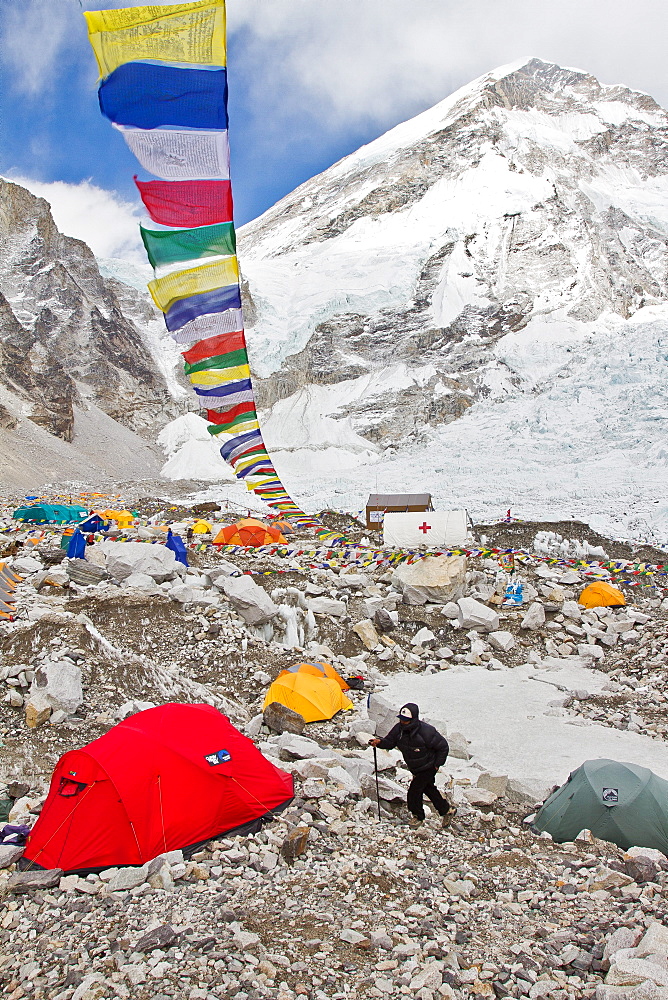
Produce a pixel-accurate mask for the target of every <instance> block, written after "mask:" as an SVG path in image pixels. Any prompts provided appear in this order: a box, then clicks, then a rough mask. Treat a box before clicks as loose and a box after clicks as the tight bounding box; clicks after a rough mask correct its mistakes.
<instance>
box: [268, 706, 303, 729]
mask: <svg viewBox="0 0 668 1000" xmlns="http://www.w3.org/2000/svg"><path fill="white" fill-rule="evenodd" d="M262 718H263V721H264V724H265V726H268V727H269V729H273V730H274V732H275V733H297V734H298V733H302V732H303V731H304V726H305V725H306V720H305V719H304V716H303V715H300V714H299V712H293V711H292V709H291V708H288V707H287V705H281V703H280V701H272V702H271V703H270V704H269V705H267V707H266V708H265V710H264V712H263V713H262Z"/></svg>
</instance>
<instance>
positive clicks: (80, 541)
mask: <svg viewBox="0 0 668 1000" xmlns="http://www.w3.org/2000/svg"><path fill="white" fill-rule="evenodd" d="M67 558H68V559H85V558H86V539H85V538H84V536H83V535H82V534H81V532H80V531H79V529H78V528H76V529H75V531H74V534H73V535H72V537H71V539H70V544H69V545H68V546H67Z"/></svg>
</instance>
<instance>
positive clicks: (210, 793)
mask: <svg viewBox="0 0 668 1000" xmlns="http://www.w3.org/2000/svg"><path fill="white" fill-rule="evenodd" d="M292 796H293V786H292V777H291V775H289V774H286V773H285V772H284V771H281V770H279V769H278V768H277V767H274V765H273V764H271V763H270V762H269V761H268V760H267V759H266V758H265V757H263V756H262V754H261V753H260V751H259V750H258V749H257V747H256V746H255V744H254V743H253V742H252V741H251V740H249V739H248V738H247V737H245V736H242V734H241V733H240V732H238V730H236V729H235V728H234V726H233V725H232V724H231V723H230V721H229V719H227V718H226V717H225V716H224V715H222V714H221V713H220V712H219V711H218V710H217V709H215V708H212V707H211V706H210V705H178V704H169V705H161V706H160V707H158V708H150V709H148V711H146V712H139V713H138V714H137V715H133V716H131V717H130V718H129V719H126V720H125V721H124V722H121V723H119V725H117V726H114V728H113V729H110V730H109V732H108V733H106V734H105V735H104V736H101V737H100V738H99V739H97V740H94V741H93V742H92V743H89V744H88V745H87V746H85V747H83V748H82V749H81V750H70V751H69V752H68V753H66V754H64V755H63V756H62V757H61V758H60V760H59V761H58V763H57V765H56V769H55V771H54V772H53V777H52V779H51V787H50V789H49V794H48V797H47V799H46V802H45V803H44V808H43V809H42V812H41V815H40V817H39V819H38V820H37V822H36V824H35V826H34V828H33V830H32V831H31V833H30V836H29V838H28V842H27V845H26V849H25V853H24V856H23V859H22V867H23V868H27V867H33V866H37V867H39V868H63V869H64V870H65V871H67V872H86V871H96V870H98V871H100V870H102V869H104V868H110V867H112V866H115V865H119V866H122V865H141V864H144V862H146V861H149V860H150V859H151V858H154V857H156V856H157V855H158V854H162V853H163V852H164V851H171V850H176V849H178V848H181V849H185V848H188V847H192V846H194V845H196V844H200V843H203V842H204V841H206V840H209V839H210V838H212V837H215V836H218V835H220V834H223V833H228V832H230V831H231V830H239V828H241V827H244V828H246V829H247V830H248V831H249V832H250V829H258V828H259V826H260V825H261V823H262V818H263V817H266V816H267V814H270V813H271V811H272V810H273V809H276V808H279V807H283V806H285V805H287V803H288V802H290V801H291V799H292ZM28 862H30V864H28Z"/></svg>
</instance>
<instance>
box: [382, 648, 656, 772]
mask: <svg viewBox="0 0 668 1000" xmlns="http://www.w3.org/2000/svg"><path fill="white" fill-rule="evenodd" d="M572 659H573V660H574V661H576V660H577V659H578V658H575V657H574V658H572ZM546 662H547V663H549V664H550V666H548V668H547V669H541V668H537V667H536V666H535V665H534V664H525V665H524V666H520V667H515V668H514V669H505V670H499V671H489V670H486V669H485V668H484V667H472V668H466V667H462V666H459V667H453V668H451V669H449V670H446V671H439V672H438V673H435V674H417V675H416V674H414V673H412V674H391V675H389V676H388V677H387V681H388V686H387V687H386V688H385V689H384V691H383V695H384V696H385V697H386V698H388V699H389V700H390V701H391V702H393V703H394V704H396V705H401V704H404V703H405V702H407V701H415V702H417V703H418V704H420V705H421V706H422V710H423V714H424V715H425V716H429V717H430V718H433V719H438V720H443V721H444V722H445V723H446V724H447V728H448V729H449V730H450V731H451V732H461V733H463V734H464V736H466V738H467V739H468V740H470V741H471V745H470V747H469V752H470V753H471V754H472V756H473V758H474V760H475V762H476V763H479V764H480V765H482V767H483V768H484V769H486V770H490V771H492V772H493V773H494V774H507V775H508V776H509V777H510V778H516V779H519V780H521V781H524V782H526V783H527V784H528V785H529V786H532V787H533V786H538V787H540V786H543V787H544V788H545V790H547V789H548V788H549V787H551V786H552V785H555V784H561V783H562V782H564V781H565V780H566V779H567V777H568V775H569V773H570V772H571V771H573V770H575V768H577V767H579V766H580V764H582V763H583V761H585V760H591V759H595V758H599V757H610V758H612V759H613V760H622V761H629V762H631V763H635V764H640V765H642V766H643V767H649V768H650V769H651V770H652V771H654V772H655V773H656V774H658V775H660V776H661V777H662V778H667V779H668V756H667V755H666V752H665V749H664V746H663V744H662V743H661V742H659V741H657V740H653V739H650V738H649V737H647V736H641V735H639V734H638V733H632V732H626V731H621V730H618V729H611V728H608V727H606V726H600V725H595V724H592V725H577V724H575V725H574V724H573V721H574V717H573V716H569V715H563V716H554V715H546V714H545V712H546V711H547V710H548V702H550V701H552V700H553V699H554V698H556V697H557V696H558V693H559V689H558V688H557V687H556V685H561V686H562V688H566V689H567V690H577V689H584V690H587V691H589V692H590V693H591V694H597V693H598V692H600V691H601V690H602V687H603V685H604V684H605V683H606V681H607V676H606V674H604V673H602V672H600V671H593V670H589V669H588V668H587V667H585V666H583V665H581V663H578V662H574V663H572V664H571V663H568V662H566V661H565V660H564V661H558V665H557V664H554V663H552V661H549V660H548V661H546ZM499 720H503V721H502V722H499ZM448 767H449V763H446V765H445V770H446V771H447V770H448ZM537 790H538V788H537Z"/></svg>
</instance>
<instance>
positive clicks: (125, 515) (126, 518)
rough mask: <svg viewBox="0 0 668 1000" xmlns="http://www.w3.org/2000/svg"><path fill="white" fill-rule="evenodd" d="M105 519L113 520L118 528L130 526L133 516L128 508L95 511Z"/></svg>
mask: <svg viewBox="0 0 668 1000" xmlns="http://www.w3.org/2000/svg"><path fill="white" fill-rule="evenodd" d="M95 513H99V514H100V516H101V517H103V518H104V520H105V521H115V522H116V524H117V525H118V527H119V528H130V527H131V526H132V524H133V523H134V517H133V516H132V514H131V513H130V511H129V510H111V509H110V510H103V511H96V512H95Z"/></svg>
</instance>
